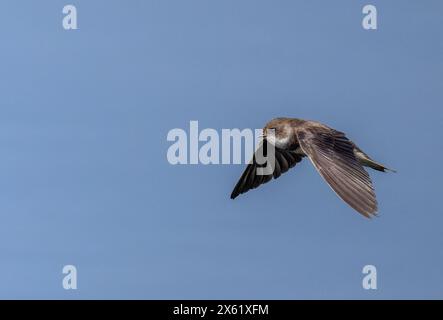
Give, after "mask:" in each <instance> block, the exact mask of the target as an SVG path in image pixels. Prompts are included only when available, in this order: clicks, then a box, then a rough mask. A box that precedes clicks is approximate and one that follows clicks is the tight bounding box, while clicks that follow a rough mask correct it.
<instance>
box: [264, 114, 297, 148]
mask: <svg viewBox="0 0 443 320" xmlns="http://www.w3.org/2000/svg"><path fill="white" fill-rule="evenodd" d="M290 136H291V125H290V122H289V121H288V119H286V118H276V119H272V120H271V121H269V122H268V123H267V124H266V126H265V127H264V128H263V137H264V138H265V139H266V140H267V141H268V142H270V143H272V144H273V145H275V146H277V147H280V148H284V147H285V146H286V145H287V144H288V142H289V140H290Z"/></svg>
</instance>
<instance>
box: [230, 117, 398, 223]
mask: <svg viewBox="0 0 443 320" xmlns="http://www.w3.org/2000/svg"><path fill="white" fill-rule="evenodd" d="M263 136H264V140H263V143H261V144H260V146H259V148H258V149H257V150H256V152H255V154H254V156H253V158H252V160H251V161H250V163H249V164H248V166H247V167H246V170H245V171H244V172H243V174H242V176H241V177H240V179H239V181H238V182H237V184H236V186H235V187H234V190H233V191H232V194H231V199H235V198H236V197H237V196H238V195H240V194H242V193H245V192H247V191H249V190H251V189H254V188H257V187H258V186H260V185H262V184H264V183H266V182H268V181H270V180H271V179H272V178H274V179H277V178H278V177H280V175H281V174H282V173H285V172H287V171H288V170H289V169H290V168H292V167H294V166H295V165H296V164H297V163H298V162H300V161H301V160H302V158H303V157H305V156H307V157H308V158H309V159H310V160H311V162H312V164H313V165H314V167H315V168H316V169H317V171H318V172H319V173H320V175H321V176H322V177H323V179H324V180H325V181H326V182H327V183H328V184H329V186H330V187H331V188H332V189H333V190H334V191H335V193H336V194H337V195H338V196H339V197H340V198H341V199H342V200H343V201H345V202H346V203H347V204H348V205H350V206H351V207H352V208H354V209H355V210H356V211H358V212H359V213H361V214H362V215H364V216H365V217H368V218H369V217H371V216H373V215H376V213H377V200H376V197H375V193H374V188H373V186H372V182H371V178H370V177H369V175H368V173H367V172H366V170H365V169H364V168H363V166H367V167H371V168H373V169H375V170H378V171H383V172H385V171H387V170H390V169H388V168H386V167H385V166H383V165H382V164H379V163H377V162H375V161H374V160H372V159H371V158H370V157H369V156H368V155H367V154H365V153H364V152H363V151H362V150H360V149H359V148H358V147H357V146H356V145H355V144H354V143H353V142H352V141H350V140H349V139H348V138H346V136H345V134H344V133H343V132H340V131H337V130H334V129H332V128H330V127H328V126H326V125H324V124H321V123H319V122H315V121H307V120H301V119H293V118H277V119H273V120H271V121H270V122H268V123H267V124H266V126H265V127H264V128H263ZM269 144H272V146H274V148H275V161H274V163H275V164H274V168H273V169H274V170H273V172H270V173H269V174H265V175H260V174H257V169H258V168H263V167H266V165H267V163H266V162H265V163H263V164H259V163H262V162H263V161H257V157H258V155H264V156H265V157H266V156H267V155H268V148H269ZM390 171H393V170H390Z"/></svg>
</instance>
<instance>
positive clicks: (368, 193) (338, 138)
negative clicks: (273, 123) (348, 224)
mask: <svg viewBox="0 0 443 320" xmlns="http://www.w3.org/2000/svg"><path fill="white" fill-rule="evenodd" d="M297 138H298V141H299V143H300V147H301V149H302V150H303V152H304V153H305V154H306V155H307V156H308V157H309V159H310V160H311V162H312V163H313V165H314V167H315V168H316V169H317V171H318V172H319V173H320V175H321V176H322V177H323V178H324V179H325V181H326V182H327V183H328V184H329V186H330V187H331V188H332V189H333V190H334V191H335V193H336V194H337V195H338V196H339V197H340V198H341V199H343V201H345V202H346V203H347V204H348V205H350V206H351V207H352V208H354V209H355V210H357V211H358V212H359V213H361V214H362V215H364V216H366V217H371V216H373V215H376V212H377V200H376V197H375V192H374V188H373V186H372V182H371V178H370V177H369V174H368V173H367V172H366V171H365V169H364V168H363V167H362V165H361V164H360V163H359V161H358V160H357V159H356V157H355V155H354V145H353V143H352V142H351V141H350V140H349V139H348V138H346V136H345V135H344V133H342V132H339V131H336V130H333V129H329V128H324V127H305V128H301V129H298V131H297Z"/></svg>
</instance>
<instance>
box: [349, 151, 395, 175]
mask: <svg viewBox="0 0 443 320" xmlns="http://www.w3.org/2000/svg"><path fill="white" fill-rule="evenodd" d="M354 153H355V155H356V157H357V159H358V161H359V162H360V163H361V165H363V166H365V167H370V168H372V169H374V170H377V171H381V172H387V171H390V172H397V171H395V170H394V169H390V168H388V167H386V166H384V165H382V164H381V163H378V162H376V161H374V160H372V159H371V158H370V157H369V156H368V155H367V154H366V153H364V152H363V151H361V150H358V149H357V150H354Z"/></svg>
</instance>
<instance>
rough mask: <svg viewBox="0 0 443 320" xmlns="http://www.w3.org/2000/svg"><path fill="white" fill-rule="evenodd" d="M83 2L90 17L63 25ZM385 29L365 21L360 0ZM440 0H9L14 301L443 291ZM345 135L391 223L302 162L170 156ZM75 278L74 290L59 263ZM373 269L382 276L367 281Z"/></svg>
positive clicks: (8, 270)
mask: <svg viewBox="0 0 443 320" xmlns="http://www.w3.org/2000/svg"><path fill="white" fill-rule="evenodd" d="M68 3H73V4H75V5H76V6H77V10H78V24H79V30H76V31H65V30H63V28H62V17H63V14H62V8H63V5H64V4H68ZM367 3H371V4H375V5H376V6H377V9H378V30H377V31H365V30H363V28H362V27H361V20H362V17H363V15H362V13H361V9H362V7H363V5H364V4H367ZM442 12H443V3H442V2H441V1H418V0H416V1H370V2H369V1H355V0H352V1H351V0H349V1H292V0H291V1H289V0H288V1H257V0H243V1H234V0H227V1H206V0H188V1H178V0H174V1H172V0H171V1H163V0H161V1H160V0H157V1H152V0H146V1H145V0H143V1H142V0H139V1H136V0H131V1H110V0H107V1H105V0H102V1H99V0H94V1H87V0H82V1H80V0H78V1H70V2H68V1H66V3H64V2H63V1H49V0H47V1H31V0H29V1H23V0H20V1H12V0H9V1H2V3H1V5H0V34H1V39H2V45H1V47H2V48H1V50H0V72H1V77H0V88H1V94H0V150H1V158H0V221H1V222H0V298H58V299H65V298H66V299H76V298H85V299H88V298H151V299H154V298H158V299H160V298H166V299H167V298H186V299H192V298H199V299H212V298H220V299H224V298H230V299H237V298H243V299H244V298H250V299H255V298H259V299H293V298H356V299H373V298H443V276H442V270H443V232H442V225H443V209H442V205H441V200H442V187H441V186H442V183H441V180H442V178H443V174H442V170H441V164H442V157H443V142H442V139H441V138H442V133H441V130H442V126H443V111H442V107H443V106H442V102H443V80H442V75H443V41H442V39H443V19H442V18H441V17H442ZM277 116H290V117H300V118H308V119H314V120H318V121H321V122H324V123H326V124H328V125H330V126H332V127H334V128H336V129H338V130H341V131H345V132H346V133H348V135H349V137H350V138H352V139H353V140H354V141H356V142H357V143H358V144H359V145H360V146H361V147H362V148H363V149H364V150H365V151H366V152H367V153H369V154H370V155H371V156H373V157H374V158H375V159H377V160H379V161H381V162H383V163H386V164H387V165H389V166H391V167H393V168H395V169H397V170H398V173H397V174H383V173H379V172H374V171H371V172H370V173H371V176H372V177H373V180H374V184H375V187H376V191H377V196H378V200H379V204H380V205H379V207H380V208H379V213H380V217H379V218H376V219H373V220H367V219H365V218H363V217H362V216H360V215H359V214H357V213H355V212H354V211H353V210H352V209H351V208H349V207H348V206H347V205H346V204H344V203H343V202H342V201H340V200H339V199H338V198H337V197H336V196H335V194H334V193H333V192H332V191H331V190H330V189H329V187H328V186H327V185H326V184H325V183H324V182H323V181H322V179H321V178H320V176H319V175H318V174H317V173H316V172H315V170H314V168H313V167H312V165H311V164H310V163H309V162H308V161H303V163H301V164H300V165H298V166H297V167H296V168H295V169H293V170H292V171H291V172H290V173H287V174H286V175H285V176H283V177H281V178H280V179H279V180H278V181H273V182H272V183H269V184H267V185H265V186H263V187H261V188H259V189H257V190H254V191H252V192H250V193H247V194H246V195H245V196H241V197H239V198H237V199H236V200H235V201H232V200H230V199H229V195H230V192H231V190H232V188H233V186H234V184H235V182H236V181H237V179H238V177H239V176H240V174H241V172H242V170H243V168H244V166H243V165H212V166H203V165H197V166H190V165H188V166H186V165H184V166H171V165H170V164H169V163H168V162H167V161H166V151H167V149H168V147H169V145H170V142H168V141H167V140H166V135H167V132H168V131H169V130H170V129H172V128H176V127H179V128H187V126H188V125H189V121H190V120H198V121H199V123H200V126H201V127H202V128H205V127H210V128H215V129H221V128H236V127H238V128H259V127H262V126H263V124H264V123H265V122H266V121H267V120H268V119H271V118H273V117H277ZM66 264H74V265H75V266H76V267H77V269H78V289H77V290H76V291H72V290H71V291H66V290H64V289H63V288H62V278H63V274H62V268H63V266H64V265H66ZM366 264H373V265H375V266H376V267H377V271H378V290H374V291H367V290H363V288H362V286H361V280H362V277H363V275H362V268H363V266H364V265H366Z"/></svg>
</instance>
